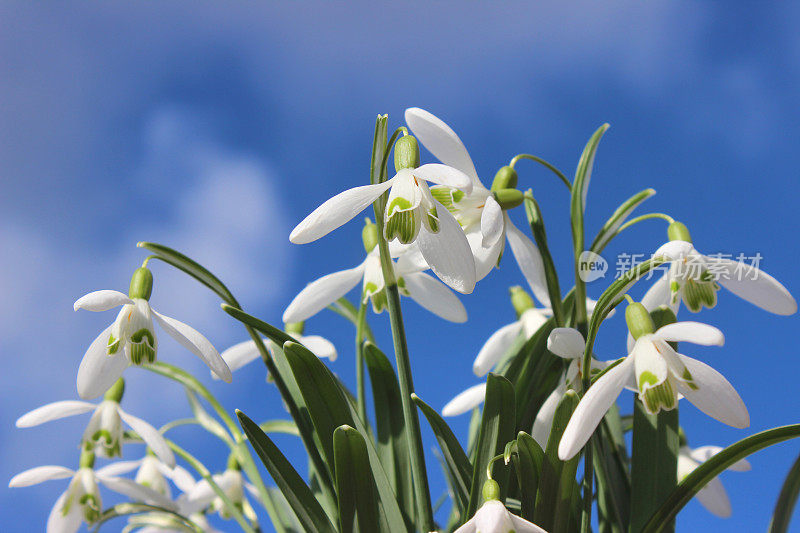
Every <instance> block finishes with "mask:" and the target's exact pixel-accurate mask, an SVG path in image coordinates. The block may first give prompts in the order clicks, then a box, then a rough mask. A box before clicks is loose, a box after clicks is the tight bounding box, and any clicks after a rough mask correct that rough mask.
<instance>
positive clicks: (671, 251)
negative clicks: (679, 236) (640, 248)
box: [653, 241, 694, 259]
mask: <svg viewBox="0 0 800 533" xmlns="http://www.w3.org/2000/svg"><path fill="white" fill-rule="evenodd" d="M692 252H694V246H692V243H690V242H686V241H669V242H668V243H666V244H663V245H662V246H661V247H660V248H659V249H658V250H656V251H655V252H654V253H653V257H661V256H664V257H666V258H668V259H680V258H682V257H686V256H687V255H689V254H691V253H692Z"/></svg>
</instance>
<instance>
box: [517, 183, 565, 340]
mask: <svg viewBox="0 0 800 533" xmlns="http://www.w3.org/2000/svg"><path fill="white" fill-rule="evenodd" d="M525 214H526V215H527V217H528V224H529V225H530V227H531V233H532V234H533V238H534V240H535V241H536V246H538V247H539V254H540V255H541V256H542V263H543V265H544V276H545V281H546V283H547V292H548V296H549V297H550V307H551V308H552V309H553V319H554V320H555V323H556V325H558V326H559V327H563V326H564V315H563V311H562V309H561V288H560V286H559V284H558V271H557V270H556V266H555V263H553V257H552V256H551V255H550V248H549V247H548V245H547V234H546V233H545V229H544V220H543V219H542V212H541V210H540V209H539V204H538V203H537V202H536V200H534V199H533V191H532V190H531V189H528V192H527V193H526V198H525Z"/></svg>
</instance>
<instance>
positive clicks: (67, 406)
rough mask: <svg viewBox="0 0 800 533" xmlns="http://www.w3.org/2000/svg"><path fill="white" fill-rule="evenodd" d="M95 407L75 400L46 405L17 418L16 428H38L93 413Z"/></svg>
mask: <svg viewBox="0 0 800 533" xmlns="http://www.w3.org/2000/svg"><path fill="white" fill-rule="evenodd" d="M96 407H97V406H96V405H95V404H93V403H89V402H81V401H76V400H66V401H63V402H53V403H48V404H47V405H43V406H41V407H37V408H36V409H34V410H32V411H29V412H27V413H25V414H24V415H22V416H21V417H19V418H18V419H17V423H16V426H17V427H18V428H29V427H33V426H38V425H39V424H44V423H45V422H50V421H51V420H58V419H59V418H65V417H68V416H74V415H80V414H83V413H88V412H91V411H94V410H95V408H96Z"/></svg>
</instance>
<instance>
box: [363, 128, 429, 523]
mask: <svg viewBox="0 0 800 533" xmlns="http://www.w3.org/2000/svg"><path fill="white" fill-rule="evenodd" d="M386 120H387V119H386V116H385V115H384V116H379V117H378V120H377V122H376V124H375V139H374V144H373V150H372V164H371V167H370V170H371V175H370V182H371V183H380V182H382V181H384V179H385V178H386V159H387V157H388V154H389V152H390V148H391V146H392V145H393V143H394V140H395V139H396V138H397V135H398V132H399V130H397V131H395V132H394V135H392V138H391V139H390V142H389V144H388V145H387V144H384V140H385V139H386V131H387V129H386ZM378 160H381V161H382V163H381V165H380V166H379V167H378V166H376V165H375V162H376V161H378ZM387 196H388V195H387V194H384V195H382V196H381V197H380V198H378V199H377V200H376V201H375V203H374V204H373V208H374V210H375V221H376V224H377V225H378V250H379V251H380V259H381V269H382V271H383V280H384V285H385V289H384V290H385V291H386V300H387V309H388V311H389V322H390V324H391V329H392V339H393V341H394V355H395V361H396V364H397V377H398V381H399V384H400V395H401V397H400V399H401V403H402V407H403V418H404V420H405V425H406V438H407V439H408V453H409V460H410V462H411V474H412V480H413V484H414V496H415V502H416V504H417V517H418V519H419V521H420V523H419V524H418V527H419V528H420V529H421V530H422V531H433V530H434V529H436V527H435V524H434V521H433V509H432V507H431V497H430V490H429V488H428V474H427V472H426V469H425V454H424V452H423V449H422V436H421V434H420V427H419V417H418V415H417V409H416V407H415V406H414V404H413V403H412V400H411V394H412V393H413V392H414V382H413V379H412V376H411V364H410V361H409V356H408V344H407V341H406V334H405V326H404V324H403V315H402V312H401V310H400V291H399V289H398V287H397V279H396V278H395V274H394V267H393V266H392V259H391V256H390V254H389V243H387V242H386V238H385V237H384V235H383V212H384V206H385V205H386V197H387Z"/></svg>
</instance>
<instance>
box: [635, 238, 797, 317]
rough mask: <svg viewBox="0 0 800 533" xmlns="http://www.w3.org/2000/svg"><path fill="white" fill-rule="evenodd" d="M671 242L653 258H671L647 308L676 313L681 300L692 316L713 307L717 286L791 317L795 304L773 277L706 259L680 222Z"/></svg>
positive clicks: (726, 261)
mask: <svg viewBox="0 0 800 533" xmlns="http://www.w3.org/2000/svg"><path fill="white" fill-rule="evenodd" d="M668 235H669V238H670V242H668V243H666V244H665V245H663V246H662V247H661V248H659V249H658V250H657V251H656V253H655V254H653V255H654V256H660V255H663V256H666V257H668V258H670V259H672V262H671V263H670V266H669V270H668V271H667V272H666V273H665V274H664V276H663V277H662V278H661V279H659V280H658V281H656V283H654V284H653V286H652V287H651V288H650V290H648V291H647V294H646V295H645V297H644V298H643V299H642V303H643V304H644V306H645V307H646V308H647V309H651V310H652V309H655V308H656V307H658V306H660V305H668V306H669V307H670V308H671V309H672V310H673V311H675V312H676V313H677V310H678V308H679V307H680V304H681V301H683V303H684V304H685V305H686V308H687V309H689V311H692V312H693V313H696V312H698V311H700V310H701V309H702V308H703V307H709V308H710V307H714V306H715V305H716V303H717V291H718V290H719V289H720V286H722V287H725V288H726V289H728V290H729V291H731V292H732V293H733V294H735V295H736V296H738V297H739V298H742V299H744V300H747V301H748V302H750V303H751V304H753V305H755V306H757V307H760V308H761V309H764V310H765V311H769V312H770V313H775V314H777V315H791V314H793V313H795V312H796V311H797V302H796V301H795V299H794V298H793V297H792V295H791V294H789V291H788V290H786V288H785V287H784V286H783V285H781V284H780V283H779V282H778V281H777V280H776V279H775V278H773V277H772V276H770V275H769V274H767V273H766V272H762V271H761V270H759V269H758V268H756V267H755V265H746V264H745V263H742V262H739V261H733V260H731V259H724V258H722V257H714V256H706V255H702V254H701V253H699V252H698V251H697V250H696V249H695V248H694V246H693V245H692V241H691V237H690V235H689V230H688V229H687V228H686V226H685V225H683V224H682V223H680V222H673V223H672V224H670V226H669V230H668Z"/></svg>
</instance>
